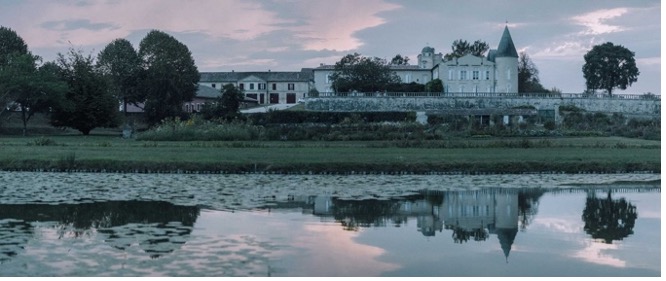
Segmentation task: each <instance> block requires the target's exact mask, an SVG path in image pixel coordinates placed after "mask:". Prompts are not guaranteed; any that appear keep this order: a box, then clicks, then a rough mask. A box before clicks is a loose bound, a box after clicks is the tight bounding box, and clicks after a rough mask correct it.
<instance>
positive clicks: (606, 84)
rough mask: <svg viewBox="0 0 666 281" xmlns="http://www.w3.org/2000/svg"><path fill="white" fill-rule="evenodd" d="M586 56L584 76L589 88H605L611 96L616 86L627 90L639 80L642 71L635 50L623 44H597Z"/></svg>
mask: <svg viewBox="0 0 666 281" xmlns="http://www.w3.org/2000/svg"><path fill="white" fill-rule="evenodd" d="M584 58H585V64H584V65H583V76H584V77H585V85H586V86H587V89H588V90H596V89H604V90H606V92H608V95H609V96H610V95H612V92H613V89H614V88H619V89H621V90H625V89H627V87H628V86H631V84H632V83H633V82H636V81H638V75H639V74H640V72H639V71H638V67H636V60H635V59H634V52H632V51H630V50H629V49H627V48H625V47H624V46H622V45H614V44H613V43H611V42H606V43H604V44H601V45H596V46H594V47H592V50H590V51H589V52H587V54H585V56H584Z"/></svg>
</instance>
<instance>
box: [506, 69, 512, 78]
mask: <svg viewBox="0 0 666 281" xmlns="http://www.w3.org/2000/svg"><path fill="white" fill-rule="evenodd" d="M506 80H511V69H509V68H507V69H506Z"/></svg>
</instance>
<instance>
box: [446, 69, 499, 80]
mask: <svg viewBox="0 0 666 281" xmlns="http://www.w3.org/2000/svg"><path fill="white" fill-rule="evenodd" d="M468 72H470V74H471V75H468ZM458 73H459V75H458V77H455V74H456V71H455V70H453V69H449V80H490V70H486V71H479V70H472V71H467V70H460V71H459V72H458ZM456 78H457V79H456Z"/></svg>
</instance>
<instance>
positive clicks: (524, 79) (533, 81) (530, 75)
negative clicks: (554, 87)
mask: <svg viewBox="0 0 666 281" xmlns="http://www.w3.org/2000/svg"><path fill="white" fill-rule="evenodd" d="M518 92H519V93H547V92H548V90H547V89H546V88H544V87H543V86H542V85H541V82H540V81H539V69H537V67H536V65H535V64H534V62H532V60H531V59H530V57H529V56H528V55H527V53H525V52H521V53H520V56H519V58H518Z"/></svg>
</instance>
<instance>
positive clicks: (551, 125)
mask: <svg viewBox="0 0 666 281" xmlns="http://www.w3.org/2000/svg"><path fill="white" fill-rule="evenodd" d="M556 127H557V126H556V125H555V121H552V120H548V121H546V122H544V123H543V128H544V129H546V130H548V131H552V130H555V128H556Z"/></svg>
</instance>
